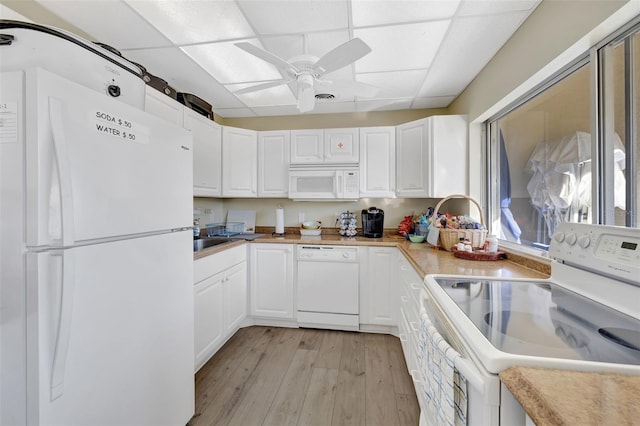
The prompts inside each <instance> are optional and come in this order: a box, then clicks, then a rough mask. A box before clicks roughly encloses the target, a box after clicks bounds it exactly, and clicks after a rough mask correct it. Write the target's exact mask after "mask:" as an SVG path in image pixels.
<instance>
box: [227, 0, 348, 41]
mask: <svg viewBox="0 0 640 426" xmlns="http://www.w3.org/2000/svg"><path fill="white" fill-rule="evenodd" d="M238 4H239V5H240V8H241V9H242V10H243V11H244V13H245V15H246V16H247V19H248V20H249V22H251V23H252V24H253V27H254V28H255V30H256V31H257V32H258V33H259V34H292V33H312V32H316V31H327V30H335V29H343V28H348V26H349V20H348V10H347V0H331V1H325V0H298V1H290V0H289V1H255V0H248V1H245V0H241V1H238Z"/></svg>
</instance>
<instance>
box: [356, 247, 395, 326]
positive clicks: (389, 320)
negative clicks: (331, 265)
mask: <svg viewBox="0 0 640 426" xmlns="http://www.w3.org/2000/svg"><path fill="white" fill-rule="evenodd" d="M367 249H368V250H367V252H368V254H367V256H366V260H364V261H363V262H362V263H361V265H360V267H361V271H363V272H362V275H361V277H360V283H361V285H360V324H366V325H372V326H388V327H396V326H397V324H398V298H399V295H398V288H399V285H398V280H397V266H396V265H397V260H396V259H397V256H398V254H399V253H398V249H396V248H395V247H367ZM362 257H363V258H364V257H365V256H362ZM364 328H366V327H364ZM372 331H376V330H372Z"/></svg>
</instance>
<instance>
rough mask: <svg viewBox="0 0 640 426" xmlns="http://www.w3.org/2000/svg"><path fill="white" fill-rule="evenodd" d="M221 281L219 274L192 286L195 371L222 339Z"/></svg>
mask: <svg viewBox="0 0 640 426" xmlns="http://www.w3.org/2000/svg"><path fill="white" fill-rule="evenodd" d="M223 280H224V273H222V272H221V273H219V274H216V275H213V276H211V277H209V278H207V279H205V280H203V281H201V282H199V283H197V284H196V285H195V286H194V304H195V306H194V308H195V324H194V326H195V330H194V331H195V354H196V359H195V370H198V369H199V368H200V367H201V366H202V365H203V364H204V363H205V362H207V360H208V359H209V358H210V357H211V355H213V353H214V352H215V350H216V349H217V348H218V346H219V345H220V343H222V339H223V338H224V326H223V311H222V308H223V300H224V299H223V294H222V292H223V291H222V287H223Z"/></svg>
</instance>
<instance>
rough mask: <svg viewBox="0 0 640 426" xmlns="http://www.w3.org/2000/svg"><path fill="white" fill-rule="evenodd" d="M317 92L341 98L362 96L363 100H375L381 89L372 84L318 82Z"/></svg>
mask: <svg viewBox="0 0 640 426" xmlns="http://www.w3.org/2000/svg"><path fill="white" fill-rule="evenodd" d="M316 81H317V83H318V84H317V87H316V91H317V92H318V93H320V92H321V91H328V92H330V93H333V94H334V95H341V96H362V97H363V98H373V97H374V96H376V95H377V94H378V92H379V91H380V88H379V87H377V86H372V85H371V84H366V83H360V82H359V81H351V80H316Z"/></svg>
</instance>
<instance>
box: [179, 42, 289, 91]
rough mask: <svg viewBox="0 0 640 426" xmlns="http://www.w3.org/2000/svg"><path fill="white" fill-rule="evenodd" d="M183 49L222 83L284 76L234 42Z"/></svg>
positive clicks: (263, 79)
mask: <svg viewBox="0 0 640 426" xmlns="http://www.w3.org/2000/svg"><path fill="white" fill-rule="evenodd" d="M256 44H257V43H256ZM182 49H183V50H184V52H185V53H186V54H187V55H189V56H190V57H191V58H192V59H193V60H194V61H195V62H197V63H198V64H200V66H201V67H202V68H204V69H205V70H206V71H207V72H209V73H210V74H211V75H212V76H213V78H215V79H216V80H218V81H219V82H220V83H222V84H227V83H240V82H248V81H266V80H277V79H280V78H282V75H281V74H280V73H279V72H278V70H277V69H276V67H275V66H273V65H271V64H270V63H267V62H265V61H263V60H262V59H259V58H256V57H255V56H253V55H251V54H249V53H247V52H245V51H244V50H242V49H240V48H238V47H237V46H235V45H234V42H222V43H207V44H198V45H194V46H186V47H183V48H182Z"/></svg>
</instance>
